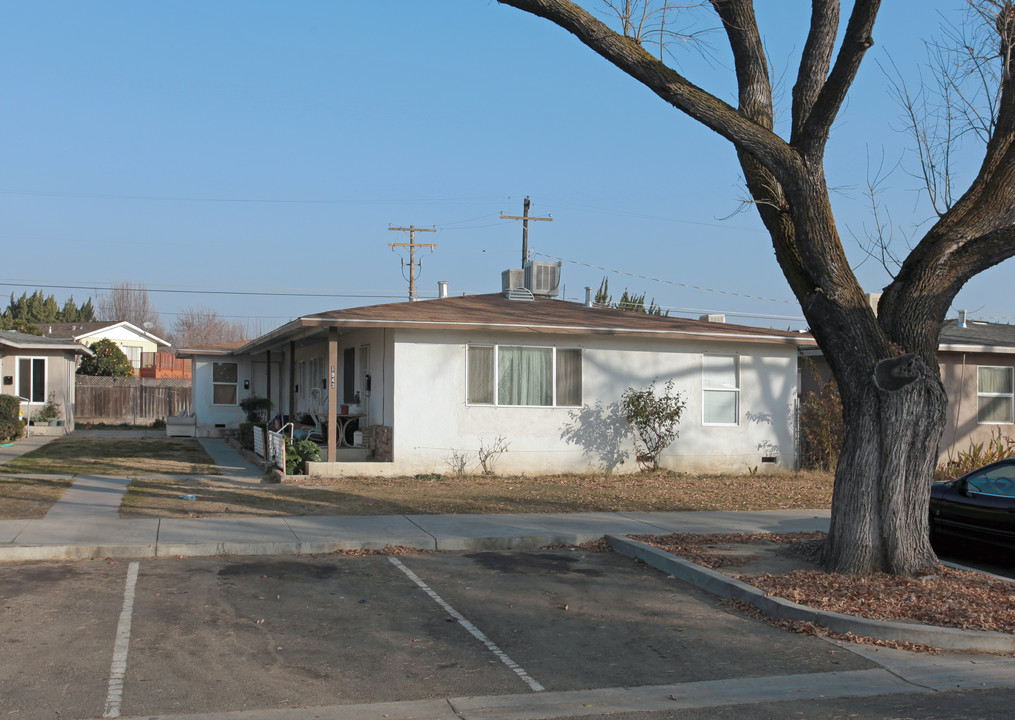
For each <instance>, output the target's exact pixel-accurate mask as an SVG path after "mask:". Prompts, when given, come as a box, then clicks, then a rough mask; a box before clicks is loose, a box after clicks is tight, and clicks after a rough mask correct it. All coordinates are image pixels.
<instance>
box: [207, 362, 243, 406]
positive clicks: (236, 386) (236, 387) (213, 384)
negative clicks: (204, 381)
mask: <svg viewBox="0 0 1015 720" xmlns="http://www.w3.org/2000/svg"><path fill="white" fill-rule="evenodd" d="M216 365H232V366H234V367H235V368H236V380H235V381H233V382H231V383H228V382H215V366H216ZM219 385H222V386H232V387H233V390H234V392H235V395H234V397H235V398H236V400H235V401H234V402H231V403H219V402H215V388H216V387H218V386H219ZM211 404H212V405H214V406H216V407H236V406H237V405H239V404H240V364H239V363H238V362H229V361H222V362H217V361H213V362H212V364H211Z"/></svg>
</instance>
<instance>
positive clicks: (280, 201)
mask: <svg viewBox="0 0 1015 720" xmlns="http://www.w3.org/2000/svg"><path fill="white" fill-rule="evenodd" d="M0 195H28V196H32V197H56V198H76V199H86V200H154V201H159V202H167V201H168V202H203V203H263V204H266V205H412V204H429V203H453V204H464V203H478V202H484V203H485V202H493V201H495V200H498V201H499V200H502V199H503V197H502V196H498V197H474V198H415V199H412V198H409V199H402V200H362V199H359V200H305V199H300V198H239V197H193V196H186V195H121V194H114V193H84V192H57V191H47V190H11V189H3V188H0Z"/></svg>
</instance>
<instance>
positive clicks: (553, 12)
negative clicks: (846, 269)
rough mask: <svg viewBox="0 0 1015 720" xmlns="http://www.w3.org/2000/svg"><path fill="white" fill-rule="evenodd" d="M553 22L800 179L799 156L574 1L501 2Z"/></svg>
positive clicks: (733, 140) (661, 94) (674, 103)
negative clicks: (797, 174) (797, 175)
mask: <svg viewBox="0 0 1015 720" xmlns="http://www.w3.org/2000/svg"><path fill="white" fill-rule="evenodd" d="M498 2H500V3H501V4H503V5H509V6H511V7H514V8H518V9H519V10H524V11H525V12H528V13H530V14H532V15H536V16H538V17H541V18H544V19H546V20H549V21H550V22H552V23H554V24H555V25H557V26H559V27H561V28H563V29H564V30H567V31H568V32H570V33H572V34H573V35H574V36H575V37H577V38H578V39H579V40H580V41H581V42H582V43H583V44H584V45H586V46H587V47H589V48H590V49H591V50H593V51H595V52H596V53H598V54H599V55H600V56H602V57H603V58H605V59H606V60H608V61H609V62H611V63H612V64H613V65H615V66H616V67H618V68H619V69H621V70H623V71H624V72H625V73H627V74H628V75H630V76H631V77H633V78H634V79H635V80H637V81H638V82H640V83H642V84H643V85H645V86H646V87H648V88H649V89H650V90H652V91H653V92H654V93H655V94H656V95H658V96H659V97H661V98H662V99H663V100H665V101H666V102H668V103H669V104H670V105H672V106H673V107H675V108H677V109H678V110H680V111H682V112H684V113H686V114H687V115H689V116H690V117H692V118H694V119H695V120H697V121H698V122H700V123H701V124H703V125H705V126H706V127H708V128H709V129H711V130H713V131H714V132H716V133H718V134H719V135H721V136H723V137H724V138H726V139H727V140H729V141H730V142H731V143H733V144H734V145H735V146H736V147H737V149H738V150H742V151H745V152H748V153H750V154H751V155H753V156H754V157H756V158H757V159H758V160H759V161H760V162H761V163H763V164H764V165H766V166H767V167H768V168H770V169H771V170H772V171H773V172H775V173H776V174H777V175H781V176H784V177H788V176H790V175H791V174H795V173H799V171H800V167H801V163H800V159H799V157H798V155H797V154H796V152H794V151H793V149H792V148H790V146H789V145H788V144H787V143H786V142H785V141H784V140H782V139H781V138H780V137H778V136H777V135H775V134H774V133H773V132H772V131H771V130H769V129H768V128H766V127H764V126H762V125H759V124H758V123H757V122H754V121H752V120H751V119H749V118H747V117H744V116H743V115H741V114H740V113H738V112H737V111H736V110H735V109H734V108H733V107H731V106H730V105H729V104H728V103H725V102H723V101H722V100H720V99H719V98H717V97H716V96H714V95H712V94H711V93H709V92H706V91H705V90H703V89H701V88H700V87H698V86H697V85H695V84H694V83H692V82H691V81H690V80H688V79H687V78H685V77H683V76H682V75H680V73H678V72H676V71H675V70H673V69H672V68H670V67H668V66H667V65H666V64H665V63H663V62H662V61H660V60H658V59H656V58H655V57H653V56H652V55H651V54H650V53H649V52H648V51H646V50H645V49H644V48H642V47H641V45H639V44H638V43H637V42H636V41H634V40H632V39H630V38H625V37H624V36H623V35H621V34H619V33H616V32H614V31H613V30H611V29H610V28H609V27H608V26H607V25H605V24H604V23H602V22H601V21H599V20H598V19H596V18H595V17H593V16H592V15H591V14H590V13H588V12H587V11H586V10H584V9H583V8H581V7H579V6H578V5H577V4H575V3H573V2H570V0H498Z"/></svg>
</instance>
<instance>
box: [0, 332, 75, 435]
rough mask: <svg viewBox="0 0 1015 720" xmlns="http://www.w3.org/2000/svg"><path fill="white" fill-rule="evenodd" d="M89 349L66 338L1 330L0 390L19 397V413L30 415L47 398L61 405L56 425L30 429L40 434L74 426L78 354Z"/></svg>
mask: <svg viewBox="0 0 1015 720" xmlns="http://www.w3.org/2000/svg"><path fill="white" fill-rule="evenodd" d="M91 354H92V351H91V350H89V349H88V348H86V347H84V346H83V345H81V344H80V343H76V342H74V341H73V340H68V339H65V338H47V337H39V336H38V335H28V334H26V333H21V332H15V331H14V330H0V392H2V393H3V394H5V395H15V396H17V397H19V398H21V403H20V406H21V412H22V414H23V415H24V417H27V418H31V417H34V416H35V415H36V413H38V412H39V411H40V410H41V409H42V407H43V406H44V405H45V404H46V403H47V402H48V401H50V400H52V401H53V402H55V403H57V404H58V405H60V411H59V415H58V418H57V422H59V423H60V425H59V427H53V428H49V429H44V428H42V427H37V428H33V430H32V432H34V433H36V434H40V435H45V434H50V435H52V434H61V435H62V434H63V433H65V432H70V431H71V430H73V429H74V412H75V399H74V373H75V371H76V370H77V360H78V357H80V356H83V355H91Z"/></svg>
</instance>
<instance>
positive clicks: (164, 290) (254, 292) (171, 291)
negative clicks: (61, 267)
mask: <svg viewBox="0 0 1015 720" xmlns="http://www.w3.org/2000/svg"><path fill="white" fill-rule="evenodd" d="M0 286H3V287H34V288H38V289H45V290H52V289H54V288H55V289H59V290H91V291H95V292H99V290H100V288H101V289H102V290H107V289H111V288H112V284H111V283H91V284H87V285H85V284H77V285H71V284H58V283H33V282H4V281H0ZM145 290H146V291H148V292H150V293H169V294H178V295H237V296H254V297H309V298H380V299H385V298H386V299H392V300H397V299H400V298H401V297H403V296H402V295H396V294H377V293H356V292H324V291H321V292H296V291H293V292H270V291H265V290H201V289H193V288H192V289H180V288H152V287H147V286H146V287H145Z"/></svg>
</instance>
